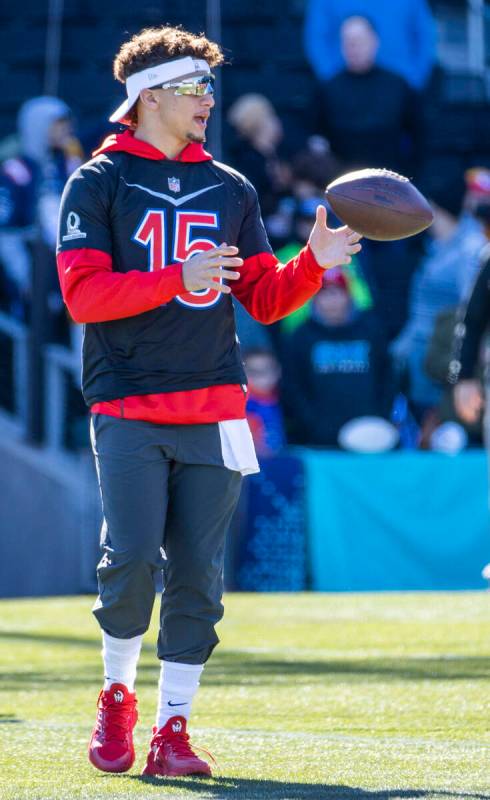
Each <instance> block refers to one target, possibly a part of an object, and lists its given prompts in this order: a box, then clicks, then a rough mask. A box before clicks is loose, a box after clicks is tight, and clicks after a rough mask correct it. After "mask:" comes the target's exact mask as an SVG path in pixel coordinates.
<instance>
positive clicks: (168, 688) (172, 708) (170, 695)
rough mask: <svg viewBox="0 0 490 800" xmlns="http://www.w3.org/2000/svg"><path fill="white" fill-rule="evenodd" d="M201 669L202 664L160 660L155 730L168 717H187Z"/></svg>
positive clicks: (162, 724)
mask: <svg viewBox="0 0 490 800" xmlns="http://www.w3.org/2000/svg"><path fill="white" fill-rule="evenodd" d="M203 669H204V664H178V663H177V662H175V661H162V666H161V668H160V680H159V682H158V709H157V720H156V726H157V730H160V728H163V726H164V725H165V723H166V722H167V721H168V720H169V719H170V717H175V716H179V717H185V718H186V719H189V716H190V713H191V705H192V700H193V698H194V695H195V694H196V692H197V689H198V686H199V678H200V677H201V672H202V671H203Z"/></svg>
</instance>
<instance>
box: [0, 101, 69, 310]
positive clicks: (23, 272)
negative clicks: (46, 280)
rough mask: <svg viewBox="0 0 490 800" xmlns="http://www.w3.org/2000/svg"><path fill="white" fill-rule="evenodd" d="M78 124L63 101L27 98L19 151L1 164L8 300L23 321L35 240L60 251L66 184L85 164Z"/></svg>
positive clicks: (0, 235) (0, 244) (0, 243)
mask: <svg viewBox="0 0 490 800" xmlns="http://www.w3.org/2000/svg"><path fill="white" fill-rule="evenodd" d="M72 128H73V126H72V112H71V110H70V108H69V107H68V106H67V104H66V103H65V102H63V100H60V99H59V98H57V97H49V96H42V97H34V98H32V99H31V100H27V101H26V102H25V103H24V104H23V105H22V106H21V108H20V111H19V114H18V117H17V130H18V135H17V147H16V149H17V152H16V153H15V154H14V155H12V156H10V157H9V158H7V159H5V160H4V161H3V162H2V164H1V165H0V270H1V273H2V275H1V278H2V289H3V294H4V299H3V303H4V306H6V310H7V311H8V312H9V313H11V314H12V315H13V316H15V317H17V318H18V319H20V320H21V321H27V318H28V313H29V298H30V288H31V252H30V248H31V244H32V242H33V241H35V240H41V241H42V242H43V243H44V245H45V246H46V247H47V248H48V249H49V250H52V251H53V253H54V249H55V247H56V231H57V218H58V210H59V203H60V199H61V193H62V191H63V186H64V184H65V183H66V180H67V178H68V177H69V175H70V174H71V173H72V172H73V170H74V169H75V168H76V167H77V166H78V165H79V164H80V163H81V149H80V145H79V143H78V141H77V139H75V137H74V136H73V129H72ZM53 274H54V276H56V271H55V270H54V271H53ZM53 286H55V283H54V281H53Z"/></svg>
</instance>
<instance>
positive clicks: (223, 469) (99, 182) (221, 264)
mask: <svg viewBox="0 0 490 800" xmlns="http://www.w3.org/2000/svg"><path fill="white" fill-rule="evenodd" d="M222 61H223V56H222V53H221V50H220V48H219V46H218V45H217V44H215V43H213V42H211V41H209V40H208V39H206V38H205V37H204V36H197V35H194V34H192V33H189V32H186V31H184V30H182V29H180V28H172V27H168V26H166V27H161V28H153V29H146V30H144V31H142V32H141V33H139V34H137V35H136V36H134V37H133V38H132V39H131V40H130V41H128V42H127V43H125V44H124V45H123V46H122V47H121V49H120V51H119V52H118V54H117V55H116V58H115V61H114V74H115V76H116V78H117V79H118V80H120V81H121V82H123V83H125V85H126V91H127V97H126V99H125V100H124V102H123V103H122V104H121V106H120V107H119V108H118V109H117V111H115V112H114V114H113V115H112V117H111V120H112V121H118V122H121V123H122V124H123V125H125V126H126V127H127V129H126V130H125V132H123V133H122V134H118V135H112V136H109V138H108V139H107V140H106V141H105V143H104V144H103V146H102V147H101V148H100V149H99V150H98V151H96V153H95V154H94V158H93V159H92V160H91V161H89V162H88V163H86V164H84V165H83V166H82V167H81V168H80V169H78V170H77V172H75V174H74V175H73V176H72V178H71V179H70V180H69V181H68V183H67V185H66V188H65V192H64V196H63V201H62V206H61V211H60V227H59V246H58V270H59V278H60V283H61V287H62V291H63V297H64V299H65V302H66V305H67V307H68V309H69V311H70V313H71V316H72V317H73V319H74V320H75V321H76V322H79V323H83V324H84V325H85V331H84V343H83V394H84V397H85V400H86V402H87V405H88V406H89V408H90V410H91V415H92V416H91V438H92V445H93V451H94V454H95V459H96V466H97V471H98V477H99V483H100V492H101V499H102V508H103V519H104V521H103V529H102V549H103V555H102V559H101V561H100V564H99V566H98V581H99V597H98V599H97V601H96V603H95V607H94V614H95V616H96V618H97V620H98V622H99V624H100V627H101V629H102V640H103V649H102V654H103V661H104V673H105V681H104V685H103V688H102V691H101V693H100V696H99V700H98V713H97V721H96V725H95V728H94V731H93V734H92V739H91V742H90V749H89V756H90V760H91V762H92V764H94V766H96V767H98V768H99V769H101V770H105V771H107V772H124V771H126V770H128V769H129V768H130V767H131V765H132V764H133V761H134V747H133V740H132V732H133V728H134V725H135V724H136V720H137V707H136V696H135V691H134V682H135V677H136V668H137V662H138V657H139V654H140V649H141V642H142V638H143V634H144V633H145V631H146V630H147V628H148V625H149V623H150V617H151V612H152V607H153V603H154V598H155V588H154V579H155V575H156V573H157V572H158V571H160V570H163V576H164V592H163V597H162V605H161V626H160V633H159V637H158V656H159V658H160V659H161V677H160V682H159V699H158V709H157V718H156V724H155V727H154V729H153V738H152V740H151V745H150V750H149V754H148V759H147V763H146V767H145V769H144V774H146V775H167V776H169V775H172V776H175V775H187V774H191V773H192V774H204V775H210V774H211V768H210V766H209V764H208V763H207V762H206V761H205V760H203V759H201V758H200V757H198V756H197V755H196V753H195V752H194V750H193V749H192V747H191V744H190V741H189V735H188V733H187V730H186V726H187V721H188V719H189V714H190V710H191V704H192V700H193V697H194V695H195V693H196V690H197V688H198V685H199V679H200V676H201V672H202V670H203V666H204V664H205V662H206V661H207V659H208V658H209V656H210V655H211V652H212V650H213V648H214V647H215V645H216V644H217V642H218V637H217V635H216V633H215V625H216V623H217V622H218V621H219V620H220V619H221V617H222V614H223V606H222V603H221V597H222V590H223V578H222V575H223V555H224V546H225V533H226V530H227V528H228V525H229V523H230V519H231V517H232V514H233V511H234V509H235V506H236V504H237V500H238V496H239V492H240V483H241V480H242V476H243V475H246V474H247V473H253V472H256V471H257V470H258V465H257V460H256V457H255V452H254V448H253V442H252V438H251V435H250V430H249V428H248V425H247V421H246V416H245V402H246V377H245V373H244V370H243V365H242V360H241V357H240V349H239V344H238V341H237V337H236V332H235V323H234V316H233V306H232V300H231V295H232V294H233V295H234V296H235V297H236V298H237V299H238V300H239V301H240V302H241V303H242V304H243V305H244V306H245V308H246V309H247V310H248V311H249V312H250V314H252V316H253V317H255V319H257V320H259V321H260V322H262V323H271V322H274V321H275V320H277V319H280V318H281V317H283V316H285V315H287V314H288V313H290V312H291V311H294V310H295V309H297V308H298V307H299V306H301V305H302V304H303V303H305V302H306V300H308V299H309V298H310V297H311V296H312V295H313V294H315V292H317V291H318V289H319V288H320V287H321V284H322V275H323V273H324V270H325V269H328V268H329V267H333V266H335V265H338V264H346V263H348V262H349V261H350V258H351V255H352V254H353V253H357V252H358V251H359V249H360V244H359V243H358V242H359V238H360V237H359V236H358V235H357V234H355V233H353V231H351V230H350V229H349V228H347V227H343V228H340V229H338V230H335V231H333V230H329V229H328V228H327V226H326V212H325V208H324V207H323V206H319V208H318V211H317V216H316V222H315V224H314V226H313V230H312V232H311V236H310V240H309V243H308V245H307V246H306V247H305V248H304V249H303V250H302V251H301V252H300V253H299V255H298V256H297V257H295V258H294V259H292V260H291V261H290V262H288V263H287V264H280V263H278V260H277V259H276V258H275V257H274V255H273V253H272V252H271V248H270V246H269V243H268V241H267V236H266V233H265V230H264V226H263V223H262V220H261V216H260V210H259V205H258V202H257V195H256V192H255V190H254V188H253V186H252V185H251V184H250V183H249V182H248V181H247V179H246V178H245V177H244V176H243V175H241V174H239V173H238V172H236V171H235V170H233V169H230V168H229V167H227V166H225V165H224V164H220V163H218V162H216V161H214V159H213V157H212V156H211V155H210V154H209V153H208V152H206V150H205V149H204V147H203V144H204V142H205V140H206V128H207V124H208V120H209V116H210V114H211V111H212V109H213V106H214V96H213V92H214V76H213V73H212V69H213V68H215V67H217V66H218V65H219V64H221V62H222Z"/></svg>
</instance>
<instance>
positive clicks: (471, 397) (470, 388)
mask: <svg viewBox="0 0 490 800" xmlns="http://www.w3.org/2000/svg"><path fill="white" fill-rule="evenodd" d="M454 407H455V409H456V412H457V414H458V416H459V417H460V418H461V419H462V420H463V422H466V423H468V424H471V423H473V422H477V420H478V419H479V417H480V414H481V412H482V409H483V391H482V386H481V383H480V381H478V380H473V379H472V380H467V381H461V383H457V384H456V386H455V387H454Z"/></svg>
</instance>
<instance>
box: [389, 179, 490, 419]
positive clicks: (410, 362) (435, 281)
mask: <svg viewBox="0 0 490 800" xmlns="http://www.w3.org/2000/svg"><path fill="white" fill-rule="evenodd" d="M465 194H466V183H465V180H464V176H463V175H462V174H461V173H460V172H459V171H456V172H455V173H454V175H446V176H441V179H440V182H439V183H438V184H437V185H434V186H433V187H432V188H431V189H430V188H429V189H428V195H429V197H430V199H431V202H432V207H433V211H434V222H433V224H432V226H431V227H430V228H429V235H430V237H431V239H432V242H431V243H430V244H429V246H428V248H427V252H426V255H425V257H424V258H423V259H422V261H421V263H420V266H419V268H418V269H417V271H416V273H415V275H414V277H413V281H412V286H411V290H410V301H409V317H408V320H407V323H406V325H405V326H404V328H403V330H402V331H401V333H400V334H399V336H398V337H397V338H396V339H395V341H394V342H393V344H392V348H391V349H392V354H393V356H394V358H395V361H396V363H397V366H398V371H399V372H402V371H404V370H405V371H406V374H407V377H408V398H409V401H410V403H411V407H412V410H413V412H414V414H415V417H416V419H417V421H418V422H419V423H422V424H423V423H424V419H425V418H426V415H427V414H428V413H429V412H432V410H433V409H434V408H435V407H436V406H437V405H438V404H439V401H440V399H441V393H442V387H441V385H440V384H438V383H437V382H435V381H434V380H432V379H431V378H429V376H428V375H427V373H426V370H425V366H424V364H425V360H426V357H427V348H428V344H429V341H430V339H431V337H432V334H433V331H434V324H435V321H436V317H437V315H438V314H439V313H440V312H441V311H444V310H447V309H450V308H453V307H454V306H456V305H458V303H460V302H461V300H462V298H464V297H465V296H466V295H467V293H468V291H469V287H470V286H471V283H472V281H473V279H474V277H475V275H476V272H477V269H478V264H479V258H480V252H481V249H482V247H483V244H484V241H485V239H484V235H483V232H482V229H481V226H480V224H479V223H478V222H477V221H476V220H475V219H474V218H473V217H472V216H471V215H469V214H467V213H462V212H463V204H464V199H465Z"/></svg>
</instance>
